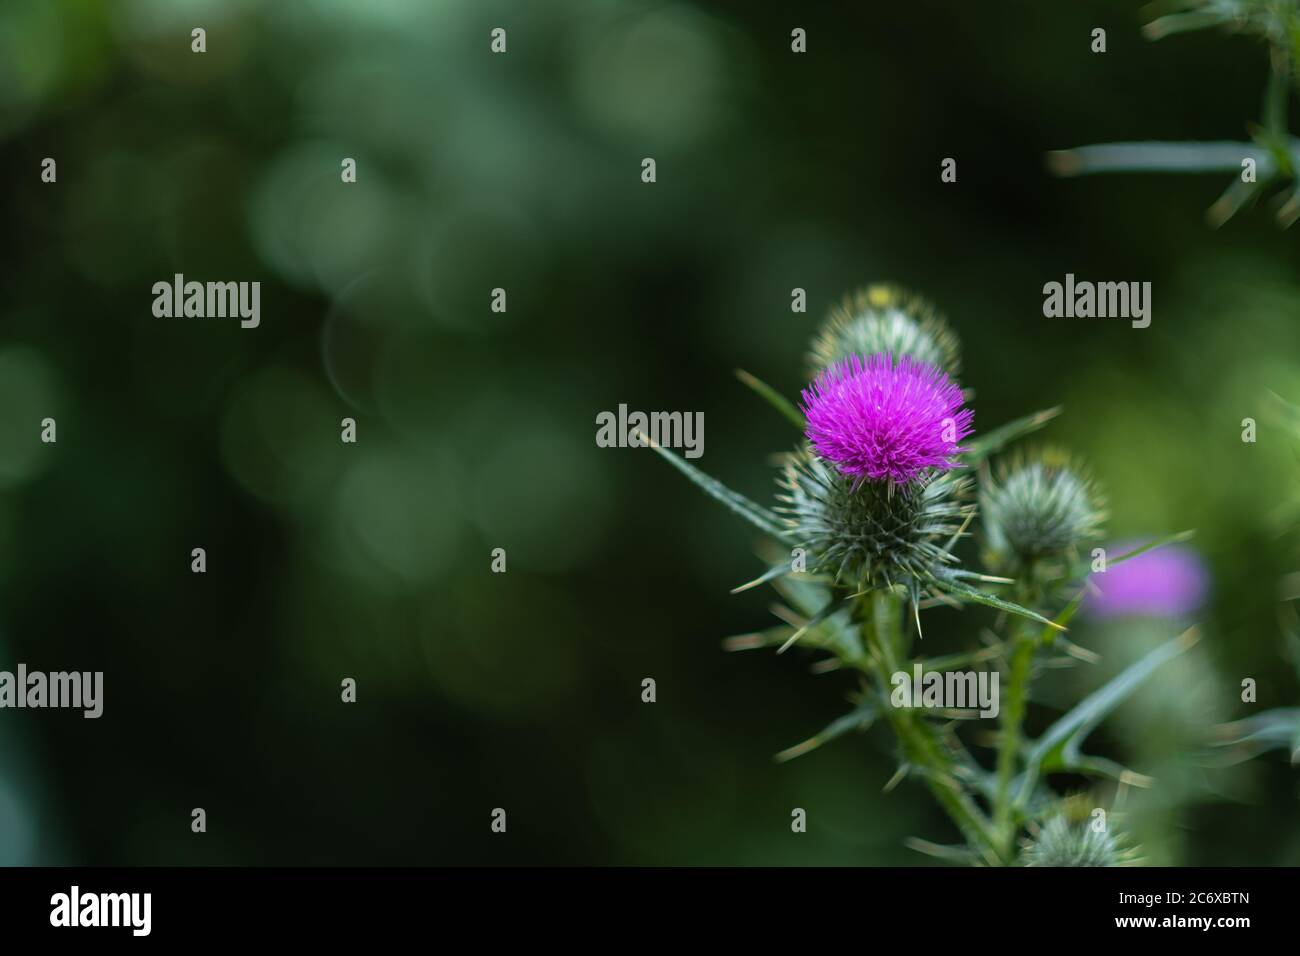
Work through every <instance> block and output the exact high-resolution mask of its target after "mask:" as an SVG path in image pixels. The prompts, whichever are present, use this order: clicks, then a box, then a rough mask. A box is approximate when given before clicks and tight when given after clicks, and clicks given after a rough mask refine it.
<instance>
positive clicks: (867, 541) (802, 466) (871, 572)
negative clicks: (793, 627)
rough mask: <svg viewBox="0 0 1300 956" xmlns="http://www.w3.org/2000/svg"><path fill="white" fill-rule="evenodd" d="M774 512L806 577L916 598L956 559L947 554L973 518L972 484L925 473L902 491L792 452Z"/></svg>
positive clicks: (804, 452)
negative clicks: (903, 590)
mask: <svg viewBox="0 0 1300 956" xmlns="http://www.w3.org/2000/svg"><path fill="white" fill-rule="evenodd" d="M780 484H781V487H782V488H783V489H784V494H782V495H779V496H778V500H780V501H781V502H782V506H781V507H778V509H777V510H778V511H779V512H781V513H782V514H783V515H784V517H785V520H786V523H787V525H788V526H789V529H790V535H789V538H790V540H791V541H793V542H795V543H796V544H797V545H798V546H800V547H802V548H804V549H805V551H806V552H807V558H808V568H807V569H808V571H809V572H811V573H815V574H826V575H829V576H831V577H832V578H834V580H835V581H836V582H837V583H840V584H845V585H849V586H853V587H856V588H860V589H865V588H867V587H882V586H885V587H887V586H890V585H893V584H904V585H906V586H907V587H908V589H909V590H910V591H912V592H913V593H914V594H915V593H916V592H917V591H918V590H920V589H921V588H923V587H925V586H927V585H928V583H929V582H930V581H931V580H932V579H933V576H934V570H935V569H936V568H937V567H939V566H940V565H943V564H946V563H950V562H953V561H954V560H955V559H954V558H953V557H952V555H951V554H950V553H949V552H948V551H947V550H946V548H947V546H948V541H949V539H951V538H952V537H953V536H954V535H957V534H958V533H959V532H960V531H961V529H962V527H963V525H964V523H965V522H966V521H967V520H968V519H969V517H970V516H971V514H972V512H973V510H974V505H973V504H971V503H969V502H966V501H964V500H963V499H964V498H967V497H968V496H969V492H970V489H971V481H970V479H968V478H959V477H956V476H954V475H953V474H951V473H949V472H937V471H933V470H931V471H928V472H926V473H925V474H924V475H922V476H920V477H919V478H918V479H917V480H915V481H913V482H910V483H908V484H907V485H895V484H891V483H888V482H870V481H867V482H855V481H854V479H852V478H850V477H846V476H844V475H842V474H840V473H839V471H838V470H836V469H835V468H834V467H833V466H832V465H829V464H827V463H826V462H824V461H822V459H820V458H818V457H817V456H816V455H813V454H811V453H810V452H809V451H808V449H806V448H805V449H803V450H802V451H799V452H796V453H795V454H793V455H791V456H789V458H788V459H787V461H786V464H785V469H784V472H783V474H782V476H781V478H780Z"/></svg>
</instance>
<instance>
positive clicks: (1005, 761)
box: [993, 627, 1038, 860]
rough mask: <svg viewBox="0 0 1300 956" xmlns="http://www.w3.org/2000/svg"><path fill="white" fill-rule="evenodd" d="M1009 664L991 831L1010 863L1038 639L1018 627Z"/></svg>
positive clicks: (1013, 849) (1013, 850) (1012, 852)
mask: <svg viewBox="0 0 1300 956" xmlns="http://www.w3.org/2000/svg"><path fill="white" fill-rule="evenodd" d="M1018 630H1019V633H1018V635H1017V637H1016V639H1015V642H1014V644H1013V645H1012V649H1011V656H1010V659H1009V662H1008V674H1007V689H1006V694H1005V697H1004V701H1003V705H1002V733H1001V735H1000V736H999V740H998V765H997V789H996V790H995V792H994V799H993V828H994V830H995V831H996V833H997V840H998V850H999V853H1000V855H1001V856H1003V857H1004V858H1005V859H1007V860H1010V859H1011V858H1012V857H1013V856H1014V855H1015V849H1016V831H1017V830H1018V829H1019V828H1018V826H1017V825H1016V822H1015V820H1014V819H1013V818H1012V800H1011V780H1012V777H1014V776H1015V771H1016V760H1017V758H1018V757H1019V756H1020V746H1021V742H1022V740H1023V737H1024V732H1023V730H1024V722H1025V703H1026V698H1027V697H1028V693H1029V676H1030V672H1031V670H1032V667H1033V660H1034V649H1035V647H1036V646H1037V644H1038V640H1037V635H1036V634H1033V633H1031V632H1030V631H1029V629H1028V628H1024V627H1021V628H1019V629H1018Z"/></svg>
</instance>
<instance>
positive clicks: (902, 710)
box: [859, 589, 1005, 863]
mask: <svg viewBox="0 0 1300 956" xmlns="http://www.w3.org/2000/svg"><path fill="white" fill-rule="evenodd" d="M902 612H903V601H902V598H901V597H900V595H899V594H898V593H897V592H895V591H893V590H885V589H876V590H872V591H870V592H868V593H867V594H866V595H864V596H863V598H862V602H861V604H860V605H859V613H860V617H861V621H862V629H863V632H864V634H863V636H864V638H865V643H866V644H867V646H868V647H870V648H871V651H872V653H871V654H870V655H869V660H867V661H860V662H859V663H860V665H863V669H864V670H866V671H867V672H868V673H870V674H871V675H872V676H873V677H875V678H876V680H877V681H878V683H879V686H880V688H881V691H880V692H881V694H882V696H883V698H884V706H883V707H882V710H883V711H884V714H885V718H886V719H887V720H888V721H889V725H890V728H891V729H892V730H893V731H894V734H895V736H896V737H897V738H898V741H899V744H900V746H901V748H902V751H903V757H904V759H905V760H906V761H907V763H908V764H909V765H910V766H911V767H913V768H915V769H916V770H917V771H918V772H919V773H920V774H921V775H922V776H923V778H924V780H925V784H926V786H927V787H928V788H929V790H930V793H931V794H932V795H933V796H934V798H935V800H936V801H938V803H939V805H940V806H941V807H943V809H944V811H945V812H946V813H947V814H948V816H949V818H951V820H952V821H953V823H954V824H956V826H957V828H958V829H959V830H960V831H961V833H962V836H964V837H965V838H966V841H967V843H969V844H970V846H971V848H972V849H973V850H975V851H976V852H977V853H978V854H979V855H980V856H981V857H983V858H984V859H985V860H986V861H987V862H989V863H1000V862H1005V858H1004V857H1003V856H1002V855H1001V854H1000V853H999V852H998V846H997V839H996V833H995V831H994V829H993V827H992V826H991V825H990V824H989V820H988V817H987V816H986V815H985V813H984V812H983V811H982V810H981V809H980V807H979V805H978V804H977V803H976V802H975V800H974V799H973V798H972V797H971V795H970V794H969V793H968V792H967V790H966V789H965V787H963V786H962V784H961V782H960V781H959V780H958V778H957V776H956V774H955V773H954V766H953V759H952V755H951V754H950V753H949V751H948V749H947V747H946V746H945V745H944V743H943V741H942V740H941V739H940V738H939V735H938V734H937V733H936V731H935V729H934V727H933V726H932V725H931V724H929V723H927V722H926V720H925V718H924V717H923V716H922V715H921V714H920V713H919V712H918V711H916V710H914V709H912V708H908V707H894V706H891V705H890V703H889V690H888V688H889V687H890V683H891V681H890V679H891V677H892V676H893V675H894V674H895V673H898V672H899V671H902V670H903V667H902V666H901V664H903V663H904V661H903V657H904V652H903V640H904V636H903V623H902V622H903V613H902Z"/></svg>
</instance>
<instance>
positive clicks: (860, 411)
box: [801, 352, 975, 484]
mask: <svg viewBox="0 0 1300 956" xmlns="http://www.w3.org/2000/svg"><path fill="white" fill-rule="evenodd" d="M801 406H802V408H803V412H804V416H805V418H806V419H807V431H806V434H807V436H808V440H809V441H810V442H811V443H812V446H813V450H814V451H816V452H817V454H818V455H819V456H820V457H821V458H822V459H824V460H826V461H828V462H831V463H832V464H834V465H835V466H836V468H838V469H839V471H840V472H841V473H842V474H845V475H851V476H854V477H865V478H870V479H872V480H873V481H884V480H890V481H893V482H895V483H898V484H904V483H907V482H909V481H911V480H912V479H914V478H916V476H917V475H919V474H920V473H921V472H922V471H924V470H925V469H927V468H936V469H940V470H947V469H950V468H955V467H956V466H957V462H956V460H955V456H956V455H957V454H958V453H959V452H960V451H961V447H960V445H961V441H962V439H964V438H966V437H967V436H968V435H969V434H970V432H971V424H972V422H973V420H974V417H975V416H974V413H973V412H972V411H970V409H966V408H962V394H961V389H960V388H958V387H957V385H956V384H955V383H954V382H953V381H952V379H950V378H948V376H947V375H946V374H944V373H943V372H942V371H941V370H940V369H937V368H935V367H934V366H932V365H926V364H924V363H922V362H918V361H916V360H915V359H913V358H911V357H910V356H908V357H904V358H903V359H902V361H900V362H898V363H895V362H894V360H893V358H892V357H891V356H890V355H889V354H888V353H884V352H882V353H879V354H876V355H872V356H871V357H870V358H866V359H864V358H862V357H861V356H858V355H854V356H851V357H849V358H848V359H846V360H844V361H843V362H840V363H838V364H836V365H833V366H831V367H830V368H828V369H826V370H825V371H823V372H822V373H821V375H819V376H818V377H817V379H816V381H814V382H813V383H812V384H811V385H810V386H808V388H806V389H804V391H803V395H802V396H801Z"/></svg>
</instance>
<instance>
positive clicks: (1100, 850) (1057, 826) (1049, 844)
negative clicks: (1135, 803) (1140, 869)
mask: <svg viewBox="0 0 1300 956" xmlns="http://www.w3.org/2000/svg"><path fill="white" fill-rule="evenodd" d="M1136 855H1137V854H1136V852H1135V851H1134V850H1133V849H1132V848H1130V847H1126V846H1124V845H1123V843H1122V841H1120V840H1117V839H1116V838H1115V837H1114V836H1112V835H1111V833H1110V830H1109V829H1101V830H1098V829H1097V828H1095V827H1094V826H1093V825H1092V823H1091V822H1090V821H1085V822H1083V823H1077V824H1075V823H1071V822H1070V821H1069V820H1067V819H1066V817H1065V815H1064V814H1060V815H1057V816H1054V817H1052V818H1051V819H1049V820H1048V821H1047V822H1046V823H1044V824H1043V825H1042V827H1041V828H1040V829H1039V831H1038V836H1037V837H1036V838H1035V839H1034V840H1033V842H1031V843H1030V844H1029V846H1028V847H1026V848H1025V851H1024V853H1023V854H1021V857H1020V861H1021V862H1022V863H1023V864H1024V865H1025V866H1132V865H1133V863H1134V862H1135V857H1136Z"/></svg>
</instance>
